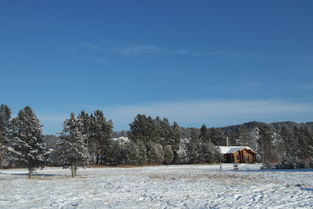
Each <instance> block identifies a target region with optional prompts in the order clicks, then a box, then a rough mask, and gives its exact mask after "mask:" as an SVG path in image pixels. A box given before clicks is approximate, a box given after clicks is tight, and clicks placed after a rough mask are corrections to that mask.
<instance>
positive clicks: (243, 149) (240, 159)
mask: <svg viewBox="0 0 313 209" xmlns="http://www.w3.org/2000/svg"><path fill="white" fill-rule="evenodd" d="M219 148H220V150H221V153H222V154H223V155H224V163H255V162H256V154H257V153H256V152H255V151H254V150H253V149H251V148H250V147H247V146H235V147H233V146H219Z"/></svg>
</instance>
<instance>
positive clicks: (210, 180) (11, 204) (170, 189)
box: [0, 164, 313, 209]
mask: <svg viewBox="0 0 313 209" xmlns="http://www.w3.org/2000/svg"><path fill="white" fill-rule="evenodd" d="M259 167H260V166H259V165H240V166H239V169H240V170H239V171H234V170H233V165H231V164H224V165H223V171H222V172H220V171H219V165H175V166H152V167H135V168H87V169H79V170H78V176H77V177H75V178H71V177H70V171H69V170H67V169H61V168H45V169H43V170H37V172H36V176H35V177H34V179H27V175H26V173H27V171H26V170H24V169H10V170H0V182H1V186H0V187H1V188H0V208H14V209H21V208H23V209H24V208H38V209H39V208H128V209H129V208H313V170H302V171H301V170H295V171H291V170H284V171H277V170H275V171H263V170H259Z"/></svg>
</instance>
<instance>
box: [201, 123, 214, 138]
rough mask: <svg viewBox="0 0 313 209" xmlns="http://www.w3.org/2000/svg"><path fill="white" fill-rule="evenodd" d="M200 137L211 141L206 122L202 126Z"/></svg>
mask: <svg viewBox="0 0 313 209" xmlns="http://www.w3.org/2000/svg"><path fill="white" fill-rule="evenodd" d="M199 138H200V139H201V141H206V142H209V141H211V139H210V136H209V132H208V128H207V127H206V126H205V125H204V124H203V125H202V126H201V128H200V136H199Z"/></svg>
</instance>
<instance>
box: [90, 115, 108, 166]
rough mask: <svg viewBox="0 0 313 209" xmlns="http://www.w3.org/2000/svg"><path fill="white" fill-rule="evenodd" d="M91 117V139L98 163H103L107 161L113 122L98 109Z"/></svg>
mask: <svg viewBox="0 0 313 209" xmlns="http://www.w3.org/2000/svg"><path fill="white" fill-rule="evenodd" d="M91 117H92V122H91V126H90V141H91V143H93V145H94V149H95V154H96V164H103V163H105V155H106V153H107V147H108V146H109V139H110V138H112V135H113V122H112V121H111V120H109V121H107V120H106V118H105V116H104V114H103V112H102V111H101V110H96V111H95V112H94V114H93V115H92V116H91Z"/></svg>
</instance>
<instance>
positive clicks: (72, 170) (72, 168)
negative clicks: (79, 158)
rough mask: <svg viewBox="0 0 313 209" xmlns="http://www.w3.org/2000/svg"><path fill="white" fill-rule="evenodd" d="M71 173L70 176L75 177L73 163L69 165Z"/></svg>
mask: <svg viewBox="0 0 313 209" xmlns="http://www.w3.org/2000/svg"><path fill="white" fill-rule="evenodd" d="M71 173H72V177H75V170H74V165H71Z"/></svg>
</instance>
